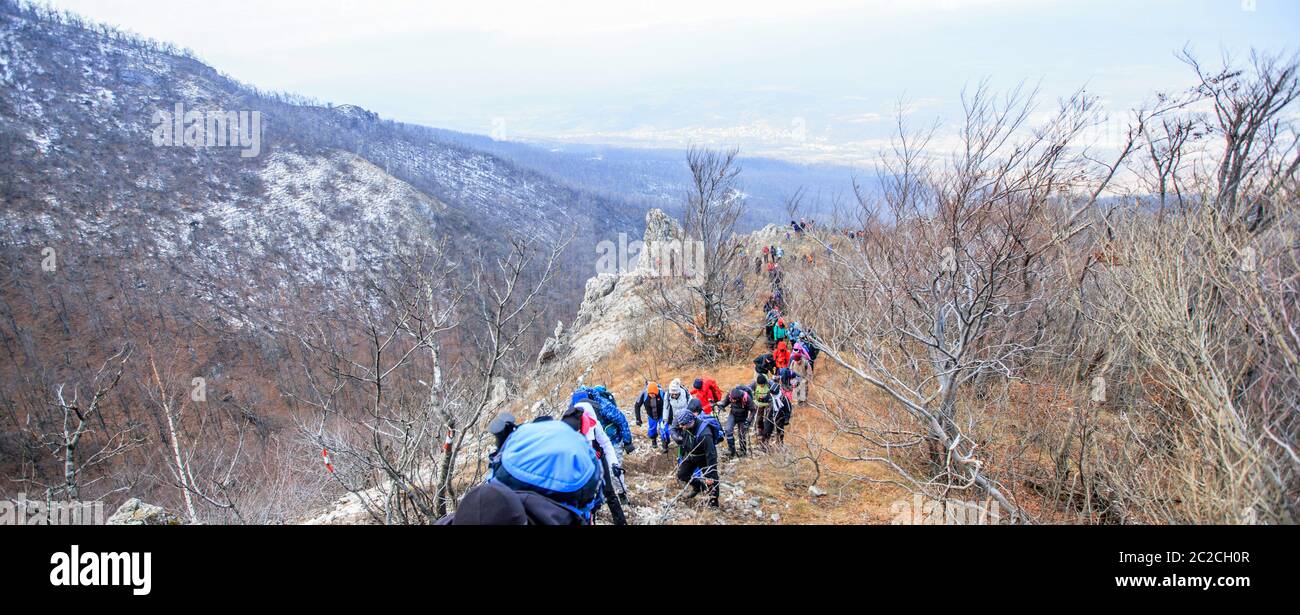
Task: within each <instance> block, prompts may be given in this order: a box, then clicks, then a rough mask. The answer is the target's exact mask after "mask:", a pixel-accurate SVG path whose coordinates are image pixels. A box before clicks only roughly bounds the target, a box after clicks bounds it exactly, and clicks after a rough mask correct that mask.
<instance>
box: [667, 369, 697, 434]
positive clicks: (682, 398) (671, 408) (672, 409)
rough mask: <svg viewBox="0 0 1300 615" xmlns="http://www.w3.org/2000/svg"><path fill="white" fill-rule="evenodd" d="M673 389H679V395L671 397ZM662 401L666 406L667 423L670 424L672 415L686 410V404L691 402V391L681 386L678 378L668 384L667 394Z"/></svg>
mask: <svg viewBox="0 0 1300 615" xmlns="http://www.w3.org/2000/svg"><path fill="white" fill-rule="evenodd" d="M673 391H680V392H681V395H679V396H678V397H677V398H676V399H673ZM664 403H665V404H666V405H667V406H668V421H669V422H668V424H669V425H672V420H673V418H674V417H677V416H678V415H680V414H681V413H683V412H686V406H687V405H689V404H690V403H691V393H690V391H687V390H686V387H684V386H682V383H681V381H680V380H673V383H672V384H670V385H668V395H667V396H666V397H664Z"/></svg>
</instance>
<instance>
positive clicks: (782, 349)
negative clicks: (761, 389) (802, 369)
mask: <svg viewBox="0 0 1300 615" xmlns="http://www.w3.org/2000/svg"><path fill="white" fill-rule="evenodd" d="M772 358H773V359H776V368H777V369H781V368H783V367H790V348H789V347H788V346H786V345H785V340H781V341H779V342H777V343H776V350H773V351H772Z"/></svg>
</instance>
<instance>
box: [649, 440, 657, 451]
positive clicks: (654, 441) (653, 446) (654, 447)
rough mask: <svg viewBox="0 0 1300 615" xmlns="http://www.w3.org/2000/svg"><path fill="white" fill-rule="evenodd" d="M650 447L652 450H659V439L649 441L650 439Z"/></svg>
mask: <svg viewBox="0 0 1300 615" xmlns="http://www.w3.org/2000/svg"><path fill="white" fill-rule="evenodd" d="M650 448H652V449H654V450H656V451H657V450H659V440H651V441H650Z"/></svg>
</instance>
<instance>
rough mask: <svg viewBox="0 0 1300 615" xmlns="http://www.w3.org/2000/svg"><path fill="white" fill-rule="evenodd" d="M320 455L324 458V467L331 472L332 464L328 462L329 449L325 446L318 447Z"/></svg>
mask: <svg viewBox="0 0 1300 615" xmlns="http://www.w3.org/2000/svg"><path fill="white" fill-rule="evenodd" d="M320 456H321V457H323V458H324V459H325V469H326V470H329V471H330V474H333V473H334V464H332V463H330V450H329V449H327V448H322V449H320Z"/></svg>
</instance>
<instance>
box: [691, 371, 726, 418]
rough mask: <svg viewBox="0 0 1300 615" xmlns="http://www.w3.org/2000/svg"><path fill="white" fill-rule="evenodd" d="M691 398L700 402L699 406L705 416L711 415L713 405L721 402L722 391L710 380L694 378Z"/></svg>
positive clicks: (715, 382) (716, 383)
mask: <svg viewBox="0 0 1300 615" xmlns="http://www.w3.org/2000/svg"><path fill="white" fill-rule="evenodd" d="M691 396H692V397H694V398H695V399H698V400H700V406H701V407H702V408H704V413H705V414H713V404H715V403H717V402H719V401H722V389H721V388H719V387H718V382H717V381H716V380H714V379H712V378H696V379H695V388H693V389H691Z"/></svg>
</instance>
